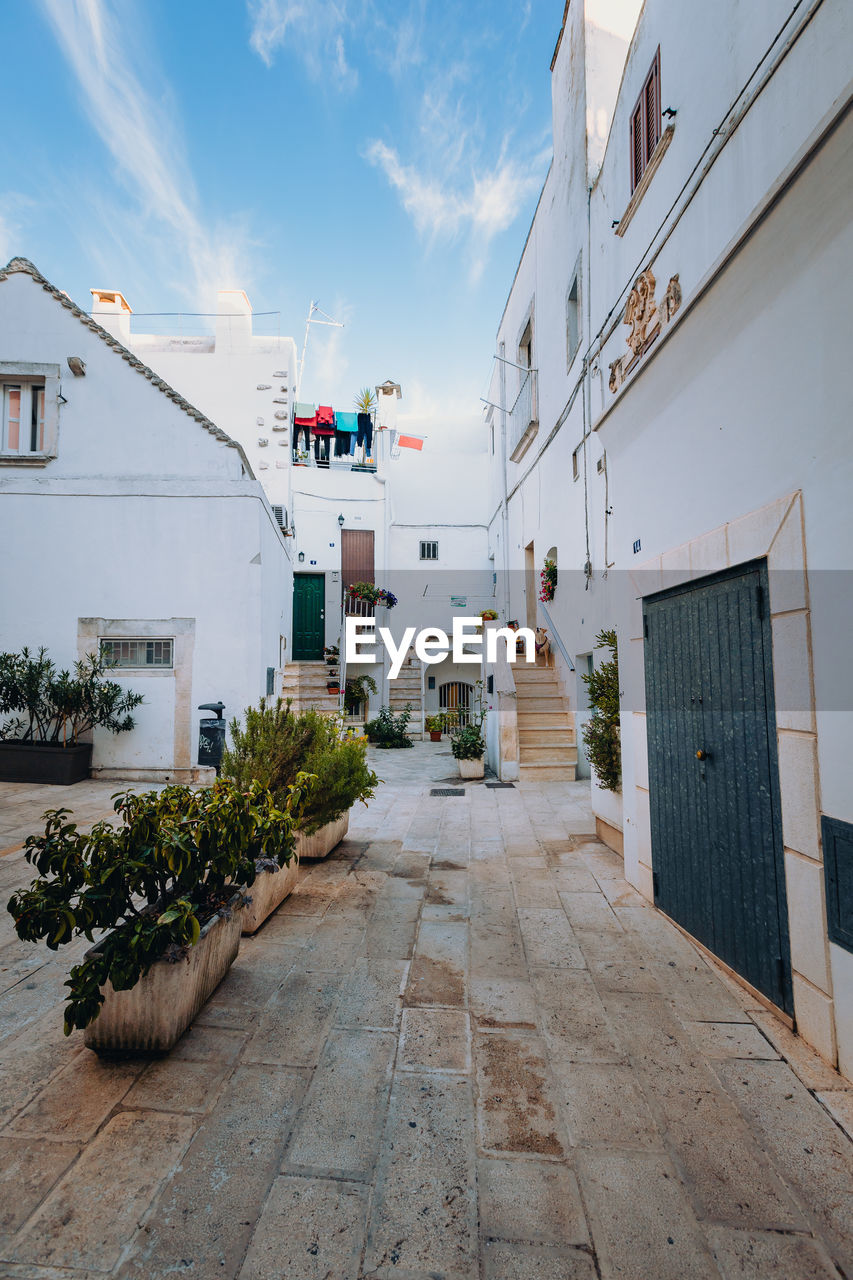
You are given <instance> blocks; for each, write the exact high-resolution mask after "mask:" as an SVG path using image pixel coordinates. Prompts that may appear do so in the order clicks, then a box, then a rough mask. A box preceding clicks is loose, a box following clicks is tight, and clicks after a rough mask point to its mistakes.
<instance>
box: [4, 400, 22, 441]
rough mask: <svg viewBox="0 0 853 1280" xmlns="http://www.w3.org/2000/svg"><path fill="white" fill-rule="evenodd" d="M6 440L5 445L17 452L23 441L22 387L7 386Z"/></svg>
mask: <svg viewBox="0 0 853 1280" xmlns="http://www.w3.org/2000/svg"><path fill="white" fill-rule="evenodd" d="M5 391H6V395H5V400H6V404H5V409H6V440H5V442H4V443H5V447H6V448H7V449H9V450H10V451H11V452H13V453H17V452H18V449H19V448H20V443H21V388H20V387H6V388H5Z"/></svg>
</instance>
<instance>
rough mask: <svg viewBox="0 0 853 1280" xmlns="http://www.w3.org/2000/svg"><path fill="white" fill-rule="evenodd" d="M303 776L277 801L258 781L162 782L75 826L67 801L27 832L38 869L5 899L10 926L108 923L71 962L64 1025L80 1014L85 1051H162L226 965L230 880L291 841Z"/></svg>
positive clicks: (238, 888)
mask: <svg viewBox="0 0 853 1280" xmlns="http://www.w3.org/2000/svg"><path fill="white" fill-rule="evenodd" d="M305 782H306V779H305V778H304V777H300V778H297V779H296V782H295V785H294V787H293V788H291V789H290V790H289V791H288V794H287V796H286V797H285V803H284V805H283V806H282V807H278V806H277V805H276V804H275V802H274V800H273V797H272V795H271V794H270V793H269V791H267V790H266V789H265V788H264V787H263V786H262V785H261V784H260V783H254V784H252V785H251V786H250V787H249V788H247V789H245V790H243V789H241V788H240V787H237V786H235V785H234V784H233V783H230V782H225V781H223V780H222V779H218V780H217V781H216V782H215V783H214V785H213V786H212V787H207V788H203V789H200V790H191V789H190V788H189V787H184V786H171V787H166V788H165V789H164V790H162V791H159V792H158V791H148V792H143V793H141V794H139V795H136V794H134V793H133V792H130V791H128V792H126V793H124V794H121V795H118V796H116V797H115V802H114V806H113V807H114V809H115V812H116V814H117V815H118V817H119V820H120V822H119V825H118V826H113V825H111V823H109V822H98V823H96V824H95V826H94V827H93V828H92V830H91V831H90V832H88V833H82V832H80V831H78V829H77V825H76V823H74V822H72V821H70V820H69V818H68V813H69V811H68V810H67V809H55V810H51V811H50V812H49V813H46V814H45V821H46V825H45V830H44V834H43V835H34V836H30V837H28V839H27V841H26V855H25V856H26V858H27V861H28V862H30V863H31V864H32V865H33V866H35V867H36V869H37V870H38V872H39V877H38V878H37V879H36V880H34V881H33V883H32V884H31V885H30V887H29V888H28V889H21V890H20V891H19V892H17V893H15V894H14V895H13V896H12V898H11V900H10V902H9V906H8V910H9V912H10V913H11V915H12V917H13V918H14V921H15V930H16V932H17V934H18V937H19V938H21V939H22V940H24V941H26V942H35V941H38V940H40V939H44V940H45V941H46V942H47V945H48V947H49V948H50V949H51V950H53V951H55V950H56V949H57V948H58V947H60V946H62V945H64V944H66V943H69V942H72V941H74V940H75V939H76V938H78V937H81V936H82V937H86V938H88V939H89V941H90V942H91V941H92V939H93V935H94V933H95V932H96V931H97V932H99V933H100V932H101V931H102V930H108V931H109V932H107V933H106V935H105V936H104V937H101V938H100V939H99V941H98V942H97V944H96V945H95V946H93V947H92V948H91V949H90V950H89V951H87V952H86V954H85V955H84V957H83V959H82V961H81V962H80V963H79V964H77V965H75V966H74V967H73V968H72V970H71V975H70V978H69V981H68V983H67V984H66V985H67V986H68V988H69V996H68V999H67V1003H66V1007H65V1033H66V1035H68V1034H69V1033H70V1032H71V1030H72V1029H73V1028H74V1027H81V1028H85V1031H86V1035H85V1042H86V1044H87V1045H88V1046H89V1048H91V1049H94V1050H95V1051H96V1052H98V1053H140V1052H151V1053H163V1052H165V1051H167V1050H168V1049H170V1048H171V1047H172V1045H173V1044H174V1043H175V1041H176V1040H177V1039H178V1038H179V1036H181V1035H182V1034H183V1032H184V1031H185V1030H186V1028H187V1027H188V1026H189V1024H190V1022H191V1021H192V1020H193V1018H194V1017H195V1015H196V1013H197V1012H198V1010H199V1009H200V1008H201V1006H202V1004H204V1002H205V1001H206V1000H207V999H208V997H209V996H210V994H211V992H212V991H213V990H214V989H215V988H216V986H217V985H218V984H219V982H220V981H221V980H222V978H223V977H224V976H225V974H226V973H227V971H228V969H229V968H230V966H231V964H232V962H233V960H234V957H235V956H236V954H237V949H238V946H239V942H240V924H241V921H240V908H241V907H242V904H243V894H242V887H243V886H246V885H251V884H252V883H253V881H254V880H255V877H256V876H257V874H258V864H259V862H260V863H262V864H264V865H265V864H266V863H270V864H271V865H274V866H276V867H277V868H278V867H280V866H283V865H284V864H285V863H286V862H288V861H289V860H290V859H291V858H292V857H293V853H294V825H295V815H296V814H297V813H298V808H299V804H300V802H301V798H302V788H303V786H304V784H305Z"/></svg>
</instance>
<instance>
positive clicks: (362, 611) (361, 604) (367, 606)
mask: <svg viewBox="0 0 853 1280" xmlns="http://www.w3.org/2000/svg"><path fill="white" fill-rule="evenodd" d="M375 610H376V605H375V604H374V603H373V601H372V600H362V599H361V598H360V596H351V595H350V593H349V592H348V591H345V592H344V614H345V616H346V617H347V618H372V617H374V614H375Z"/></svg>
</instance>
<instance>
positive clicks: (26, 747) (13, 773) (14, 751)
mask: <svg viewBox="0 0 853 1280" xmlns="http://www.w3.org/2000/svg"><path fill="white" fill-rule="evenodd" d="M91 768H92V744H91V742H79V743H77V745H76V746H74V747H60V746H54V744H53V743H48V742H0V782H42V783H50V784H52V785H54V786H60V787H70V786H71V785H72V784H73V783H75V782H83V781H84V779H86V778H88V776H89V772H90V770H91Z"/></svg>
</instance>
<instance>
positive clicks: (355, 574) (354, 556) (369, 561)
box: [341, 529, 374, 590]
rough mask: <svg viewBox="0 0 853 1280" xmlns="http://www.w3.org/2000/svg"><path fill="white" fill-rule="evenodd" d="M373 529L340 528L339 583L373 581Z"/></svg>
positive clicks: (348, 583) (345, 584)
mask: <svg viewBox="0 0 853 1280" xmlns="http://www.w3.org/2000/svg"><path fill="white" fill-rule="evenodd" d="M373 574H374V568H373V530H372V529H342V530H341V585H342V586H343V588H344V590H346V588H347V587H349V586H351V585H352V583H353V582H373V580H374V578H373Z"/></svg>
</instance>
